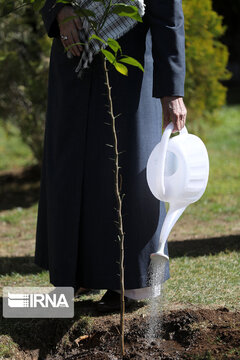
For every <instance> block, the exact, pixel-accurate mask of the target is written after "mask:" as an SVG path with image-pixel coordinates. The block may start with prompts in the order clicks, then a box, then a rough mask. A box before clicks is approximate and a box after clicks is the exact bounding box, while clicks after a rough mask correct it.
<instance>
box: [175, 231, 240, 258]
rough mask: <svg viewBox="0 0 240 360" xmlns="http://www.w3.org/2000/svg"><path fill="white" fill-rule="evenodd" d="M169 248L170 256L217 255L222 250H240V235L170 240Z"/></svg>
mask: <svg viewBox="0 0 240 360" xmlns="http://www.w3.org/2000/svg"><path fill="white" fill-rule="evenodd" d="M168 250H169V257H170V258H176V257H183V256H193V257H197V256H204V255H210V254H211V255H215V254H218V253H220V252H221V251H226V252H227V251H240V235H229V236H222V237H213V238H206V239H195V240H183V241H169V242H168Z"/></svg>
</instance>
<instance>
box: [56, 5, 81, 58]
mask: <svg viewBox="0 0 240 360" xmlns="http://www.w3.org/2000/svg"><path fill="white" fill-rule="evenodd" d="M71 16H75V17H73V18H72V19H71V20H70V19H69V20H68V21H66V22H63V21H64V19H66V18H68V17H71ZM58 21H59V29H60V34H61V35H64V36H66V37H67V39H61V42H62V44H63V46H64V48H65V49H66V48H69V47H70V48H69V49H68V50H69V51H70V52H71V53H72V55H74V56H80V55H81V52H82V51H83V48H82V46H81V45H80V44H78V45H73V44H75V43H79V42H80V39H79V35H78V31H79V30H80V29H82V22H81V20H80V18H79V17H78V16H76V14H75V12H74V10H73V9H72V8H71V7H69V6H66V7H63V8H62V11H61V10H60V12H59V15H58ZM71 45H72V46H71Z"/></svg>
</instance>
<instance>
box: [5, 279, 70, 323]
mask: <svg viewBox="0 0 240 360" xmlns="http://www.w3.org/2000/svg"><path fill="white" fill-rule="evenodd" d="M73 316H74V288H73V287H71V286H69V287H67V286H64V287H49V286H41V287H37V286H30V287H29V286H5V287H3V317H5V318H72V317H73Z"/></svg>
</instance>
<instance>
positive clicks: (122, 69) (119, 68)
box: [113, 61, 128, 76]
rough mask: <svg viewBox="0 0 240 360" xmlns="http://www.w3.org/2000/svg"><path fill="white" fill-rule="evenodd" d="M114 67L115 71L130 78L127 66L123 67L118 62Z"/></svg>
mask: <svg viewBox="0 0 240 360" xmlns="http://www.w3.org/2000/svg"><path fill="white" fill-rule="evenodd" d="M113 65H114V66H115V69H116V70H117V71H118V72H119V73H121V74H122V75H125V76H128V68H127V67H126V66H125V65H123V64H121V63H119V62H117V61H116V62H115V63H114V64H113Z"/></svg>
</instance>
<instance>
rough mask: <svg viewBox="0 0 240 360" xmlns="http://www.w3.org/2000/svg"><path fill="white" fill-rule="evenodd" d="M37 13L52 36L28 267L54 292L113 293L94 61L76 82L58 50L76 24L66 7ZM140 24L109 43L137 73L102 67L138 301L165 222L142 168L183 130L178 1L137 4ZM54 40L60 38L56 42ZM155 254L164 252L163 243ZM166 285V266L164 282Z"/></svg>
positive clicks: (103, 125)
mask: <svg viewBox="0 0 240 360" xmlns="http://www.w3.org/2000/svg"><path fill="white" fill-rule="evenodd" d="M54 3H55V1H54V0H46V2H45V5H44V7H43V8H42V9H41V14H42V18H43V21H44V24H45V27H46V31H47V34H48V36H49V37H51V38H53V42H52V47H51V55H50V66H49V80H48V105H47V113H46V123H45V134H44V155H43V162H42V164H43V165H42V172H41V186H40V198H39V204H38V215H37V227H36V247H35V259H34V261H35V263H36V264H37V265H38V266H40V267H41V268H43V269H47V270H49V275H50V282H51V283H52V284H53V285H54V286H73V287H74V290H75V292H76V291H77V289H79V288H86V289H111V290H114V291H115V290H116V291H117V290H118V289H119V288H120V279H119V263H118V262H119V254H120V250H119V243H118V240H117V235H118V232H117V227H116V224H115V221H116V220H117V213H116V210H115V208H116V206H117V203H116V198H115V192H114V173H113V169H114V163H113V161H112V160H111V158H113V149H112V148H111V147H109V146H107V144H113V135H112V129H111V126H109V123H110V122H111V118H110V116H109V114H108V109H107V104H108V99H107V96H106V93H107V90H106V87H105V86H106V85H105V77H104V71H103V61H102V56H101V54H98V55H96V56H95V57H94V60H93V62H92V64H91V66H90V69H89V70H88V71H87V73H86V74H85V75H84V77H83V78H82V79H79V78H78V77H77V74H76V72H75V68H76V67H77V65H78V62H79V59H80V56H81V46H77V45H75V46H73V47H72V48H71V53H72V54H73V55H74V56H72V58H68V57H67V56H66V53H65V52H64V47H66V46H68V45H69V44H70V43H73V42H76V41H77V40H78V38H77V30H78V28H79V27H81V20H80V19H79V20H76V19H73V20H71V21H68V22H67V23H65V24H61V23H59V19H61V18H64V17H66V16H67V15H69V14H74V13H73V11H74V10H73V8H72V7H71V5H66V4H63V3H58V4H56V6H55V7H53V5H54ZM145 4H146V8H145V9H146V11H145V15H144V17H143V22H142V23H138V24H137V25H136V26H135V27H134V28H133V29H131V30H130V31H128V32H127V33H126V34H125V35H124V36H122V37H121V38H120V39H119V43H120V45H121V47H122V50H123V53H124V54H126V55H128V56H132V57H133V58H135V59H137V60H138V61H140V63H141V64H142V65H143V66H144V69H145V71H144V73H143V72H142V71H141V70H139V69H138V68H135V67H129V74H128V76H123V75H121V74H119V73H118V72H117V71H116V70H114V69H111V70H110V72H109V75H110V83H111V86H112V94H113V104H114V112H115V114H120V116H119V117H118V119H117V134H118V141H119V151H121V152H122V153H121V155H120V166H121V175H122V193H124V194H125V196H124V199H123V221H124V232H125V289H126V290H125V295H126V296H129V298H135V299H141V298H145V297H147V291H146V292H144V289H146V290H148V289H149V274H148V269H149V264H150V254H151V253H152V252H155V251H156V249H157V245H158V241H159V235H160V231H161V227H162V224H163V221H164V218H165V215H166V211H165V206H164V203H162V202H159V201H158V200H157V199H156V198H154V196H153V195H152V193H151V192H150V189H149V187H148V184H147V180H146V164H147V160H148V157H149V155H150V153H151V151H152V149H153V148H154V146H155V145H156V144H157V143H158V142H159V141H160V139H161V134H162V110H163V115H164V121H163V125H164V127H165V126H166V125H167V124H168V123H169V121H173V122H174V124H175V128H174V132H175V131H179V130H180V129H182V128H183V126H184V124H185V121H186V108H185V105H184V103H183V96H184V81H185V37H184V15H183V11H182V3H181V0H146V1H145ZM60 35H63V36H66V35H68V40H67V41H66V40H64V39H62V38H61V36H60ZM165 252H166V254H168V247H167V243H166V246H165ZM169 277H170V273H169V263H168V262H167V263H166V267H165V278H164V281H166V280H167V279H168V278H169Z"/></svg>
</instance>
